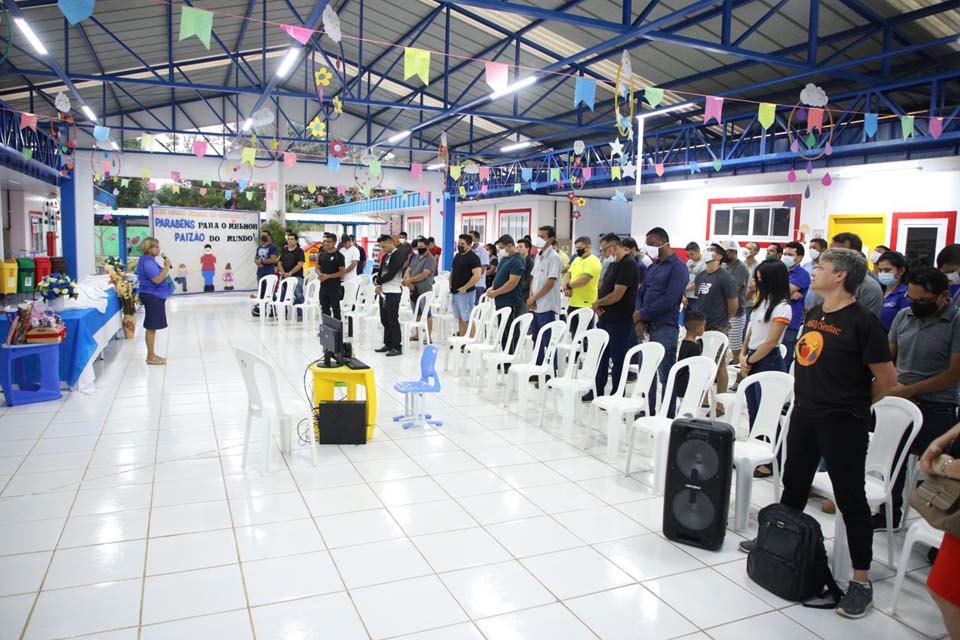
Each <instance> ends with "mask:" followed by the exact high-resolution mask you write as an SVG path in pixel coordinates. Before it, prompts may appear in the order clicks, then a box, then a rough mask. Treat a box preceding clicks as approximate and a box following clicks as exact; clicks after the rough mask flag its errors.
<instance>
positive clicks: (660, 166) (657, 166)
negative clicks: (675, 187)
mask: <svg viewBox="0 0 960 640" xmlns="http://www.w3.org/2000/svg"><path fill="white" fill-rule="evenodd" d="M653 168H654V169H656V171H657V175H658V176H661V177H662V176H663V163H662V162H660V163H658V164H655V165H653Z"/></svg>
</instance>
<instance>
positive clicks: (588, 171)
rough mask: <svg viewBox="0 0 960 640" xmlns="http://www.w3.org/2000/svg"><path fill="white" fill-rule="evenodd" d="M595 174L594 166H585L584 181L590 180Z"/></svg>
mask: <svg viewBox="0 0 960 640" xmlns="http://www.w3.org/2000/svg"><path fill="white" fill-rule="evenodd" d="M592 175H593V167H584V168H583V181H584V182H588V181H589V180H590V177H591V176H592Z"/></svg>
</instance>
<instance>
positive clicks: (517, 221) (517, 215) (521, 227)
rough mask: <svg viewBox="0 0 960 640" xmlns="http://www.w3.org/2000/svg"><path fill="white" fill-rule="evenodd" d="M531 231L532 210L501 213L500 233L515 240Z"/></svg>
mask: <svg viewBox="0 0 960 640" xmlns="http://www.w3.org/2000/svg"><path fill="white" fill-rule="evenodd" d="M529 232H530V210H529V209H525V210H523V211H511V212H509V213H501V214H500V235H501V236H502V235H509V236H511V237H512V238H513V239H514V241H516V240H519V239H520V238H522V237H523V236H525V235H527V234H528V233H529Z"/></svg>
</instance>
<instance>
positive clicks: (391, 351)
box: [387, 349, 403, 358]
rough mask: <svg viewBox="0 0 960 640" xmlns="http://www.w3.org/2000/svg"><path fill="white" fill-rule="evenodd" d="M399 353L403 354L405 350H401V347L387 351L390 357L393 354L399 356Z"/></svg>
mask: <svg viewBox="0 0 960 640" xmlns="http://www.w3.org/2000/svg"><path fill="white" fill-rule="evenodd" d="M399 355H403V351H400V349H390V351H387V357H388V358H392V357H393V356H399Z"/></svg>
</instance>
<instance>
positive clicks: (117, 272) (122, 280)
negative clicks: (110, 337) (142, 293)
mask: <svg viewBox="0 0 960 640" xmlns="http://www.w3.org/2000/svg"><path fill="white" fill-rule="evenodd" d="M105 267H106V269H107V273H108V274H110V283H111V284H112V285H113V288H114V289H116V291H117V297H118V298H120V310H121V312H122V313H123V337H124V338H126V339H127V340H130V339H132V338H133V334H134V333H135V332H136V329H137V323H136V320H135V319H134V317H133V316H134V314H135V313H136V312H137V296H136V294H134V292H133V283H132V282H130V277H129V274H128V273H127V272H126V271H124V270H123V268H122V266H120V264H119V261H117V262H116V263H110V262H106V261H105Z"/></svg>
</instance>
